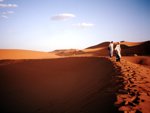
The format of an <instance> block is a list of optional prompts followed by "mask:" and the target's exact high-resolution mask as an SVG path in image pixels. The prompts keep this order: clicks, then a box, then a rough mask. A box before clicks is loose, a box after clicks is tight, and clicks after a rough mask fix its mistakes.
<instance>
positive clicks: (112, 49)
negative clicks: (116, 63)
mask: <svg viewBox="0 0 150 113" xmlns="http://www.w3.org/2000/svg"><path fill="white" fill-rule="evenodd" d="M108 50H109V56H110V57H112V56H113V51H114V44H113V41H111V42H110V44H109V46H108Z"/></svg>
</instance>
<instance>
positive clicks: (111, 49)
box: [108, 41, 121, 62]
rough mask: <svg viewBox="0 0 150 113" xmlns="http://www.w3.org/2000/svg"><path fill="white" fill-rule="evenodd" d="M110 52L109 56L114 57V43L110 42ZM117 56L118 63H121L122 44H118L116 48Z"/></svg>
mask: <svg viewBox="0 0 150 113" xmlns="http://www.w3.org/2000/svg"><path fill="white" fill-rule="evenodd" d="M108 50H109V56H110V57H112V56H113V53H114V43H113V41H111V42H110V44H109V46H108ZM115 55H116V61H117V62H118V61H119V62H120V59H121V47H120V42H117V44H116V47H115Z"/></svg>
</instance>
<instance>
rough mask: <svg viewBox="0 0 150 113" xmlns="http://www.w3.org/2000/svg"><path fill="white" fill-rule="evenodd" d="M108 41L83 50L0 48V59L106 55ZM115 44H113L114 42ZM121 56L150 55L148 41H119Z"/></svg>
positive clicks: (149, 42) (149, 43)
mask: <svg viewBox="0 0 150 113" xmlns="http://www.w3.org/2000/svg"><path fill="white" fill-rule="evenodd" d="M108 45H109V42H103V43H100V44H98V45H95V46H91V47H88V48H86V49H83V50H77V49H62V50H55V51H52V52H40V51H30V50H17V49H15V50H14V49H0V59H39V58H58V57H59V56H61V57H62V56H74V55H79V56H85V55H86V56H108V50H107V47H108ZM114 45H115V44H114ZM121 48H122V52H121V53H122V55H123V56H134V55H139V56H141V55H142V56H144V55H150V49H149V48H150V41H146V42H126V41H121Z"/></svg>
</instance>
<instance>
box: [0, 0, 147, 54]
mask: <svg viewBox="0 0 150 113" xmlns="http://www.w3.org/2000/svg"><path fill="white" fill-rule="evenodd" d="M149 39H150V0H0V49H27V50H39V51H52V50H56V49H71V48H75V49H84V48H86V47H89V46H93V45H95V44H99V43H101V42H105V41H131V42H141V41H147V40H149Z"/></svg>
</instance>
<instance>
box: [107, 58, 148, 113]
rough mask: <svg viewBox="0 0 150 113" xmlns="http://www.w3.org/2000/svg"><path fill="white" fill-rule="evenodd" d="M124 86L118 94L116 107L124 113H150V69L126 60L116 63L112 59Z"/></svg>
mask: <svg viewBox="0 0 150 113" xmlns="http://www.w3.org/2000/svg"><path fill="white" fill-rule="evenodd" d="M110 60H111V61H112V62H113V63H114V65H115V68H116V70H117V71H118V75H117V77H118V78H120V79H121V80H122V83H120V84H122V86H121V87H120V88H119V90H118V93H117V101H116V102H115V105H116V106H117V107H118V110H119V111H124V113H136V112H138V113H149V111H150V107H149V105H150V68H147V67H144V66H142V65H138V64H135V63H131V62H129V61H127V60H125V59H122V60H121V62H116V61H115V59H110Z"/></svg>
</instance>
